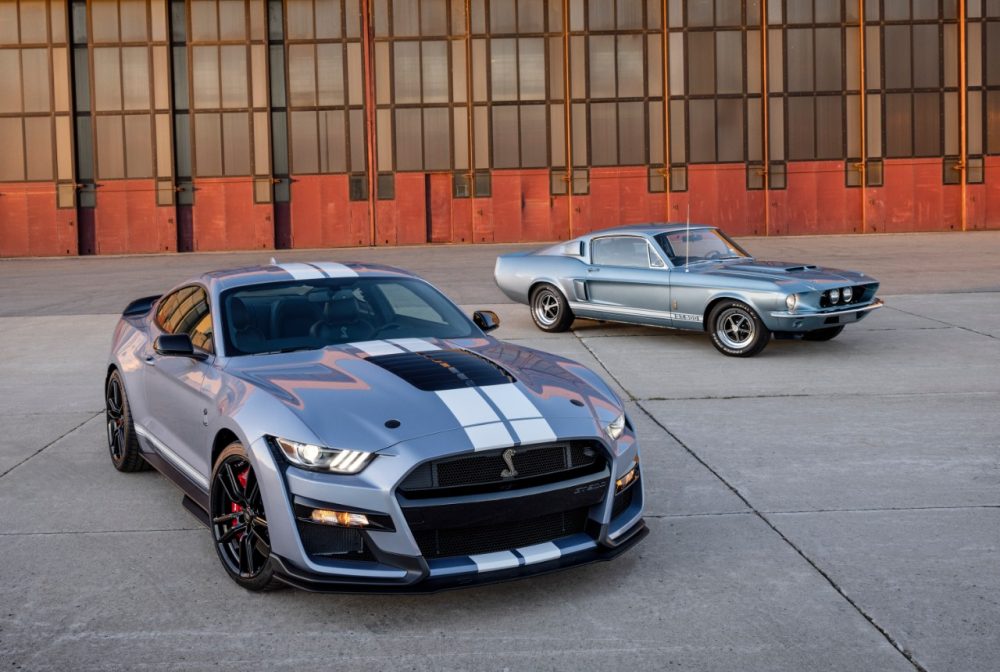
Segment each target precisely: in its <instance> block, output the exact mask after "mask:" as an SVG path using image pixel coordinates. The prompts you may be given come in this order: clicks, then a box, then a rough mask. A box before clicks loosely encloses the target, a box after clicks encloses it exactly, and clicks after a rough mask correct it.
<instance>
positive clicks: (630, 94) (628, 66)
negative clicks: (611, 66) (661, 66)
mask: <svg viewBox="0 0 1000 672" xmlns="http://www.w3.org/2000/svg"><path fill="white" fill-rule="evenodd" d="M658 57H659V55H658V54H650V60H651V61H652V62H653V63H658V60H657V59H658ZM645 62H646V59H645V58H644V57H643V55H642V35H620V36H618V97H619V98H641V97H642V96H643V95H644V93H645V92H644V91H643V80H644V79H645V74H644V68H643V66H644V65H645ZM652 70H653V68H652V67H651V68H650V74H651V75H652V74H653V73H652Z"/></svg>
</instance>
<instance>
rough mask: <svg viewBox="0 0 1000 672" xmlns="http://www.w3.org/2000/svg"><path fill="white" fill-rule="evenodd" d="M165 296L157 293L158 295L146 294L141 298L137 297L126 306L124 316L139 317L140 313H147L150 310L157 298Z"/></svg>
mask: <svg viewBox="0 0 1000 672" xmlns="http://www.w3.org/2000/svg"><path fill="white" fill-rule="evenodd" d="M161 296H163V295H162V294H157V295H156V296H144V297H142V298H141V299H136V300H135V301H133V302H132V303H130V304H128V305H127V306H125V310H123V311H122V317H138V316H140V315H145V314H146V313H148V312H149V309H150V308H152V307H153V304H154V303H156V300H157V299H158V298H160V297H161Z"/></svg>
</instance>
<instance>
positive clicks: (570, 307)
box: [494, 224, 882, 357]
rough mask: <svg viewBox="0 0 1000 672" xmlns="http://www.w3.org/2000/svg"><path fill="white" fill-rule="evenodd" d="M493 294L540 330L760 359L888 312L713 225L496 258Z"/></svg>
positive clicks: (856, 286)
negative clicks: (608, 327)
mask: <svg viewBox="0 0 1000 672" xmlns="http://www.w3.org/2000/svg"><path fill="white" fill-rule="evenodd" d="M494 275H495V278H496V282H497V285H499V286H500V289H501V290H503V292H504V294H506V295H507V296H509V297H510V298H511V299H513V300H514V301H517V302H519V303H524V304H527V305H529V306H530V307H531V317H532V319H533V320H534V321H535V324H536V325H537V326H538V328H539V329H542V330H544V331H564V330H566V329H568V328H569V326H570V325H571V324H572V323H573V320H574V318H576V317H585V318H590V319H595V320H610V321H615V322H630V323H633V324H645V325H651V326H657V327H674V328H675V329H685V330H688V331H707V332H708V334H709V335H710V336H711V339H712V343H713V344H714V345H715V347H716V348H718V350H719V351H720V352H722V353H723V354H726V355H731V356H734V357H750V356H752V355H756V354H757V353H759V352H760V351H761V350H763V349H764V347H765V346H766V345H767V343H768V341H769V340H770V338H771V334H772V333H773V334H774V335H775V336H776V337H779V338H781V337H785V338H790V337H796V336H801V337H802V338H803V339H805V340H807V341H828V340H830V339H831V338H834V337H835V336H837V335H838V334H839V333H840V332H841V331H842V330H843V329H844V327H845V326H846V325H848V324H851V323H853V322H857V321H858V320H861V319H863V318H864V317H865V316H867V315H868V314H869V313H870V312H871V311H872V310H875V309H876V308H881V307H882V301H881V299H876V298H875V292H876V291H878V282H877V281H876V280H875V279H874V278H870V277H868V276H867V275H865V274H864V273H858V272H856V271H839V270H836V269H832V268H820V267H818V266H810V265H807V264H789V263H784V262H777V261H758V260H756V259H754V258H753V257H751V256H750V255H749V254H747V252H746V251H745V250H743V249H742V248H741V247H740V246H739V245H737V244H736V243H735V242H733V241H732V240H731V239H730V238H729V237H728V236H726V234H724V233H723V232H722V231H720V230H719V229H717V228H715V227H713V226H705V225H697V226H695V225H690V224H639V225H631V226H623V227H619V228H614V229H606V230H603V231H596V232H593V233H589V234H587V235H585V236H580V237H579V238H574V239H573V240H571V241H569V242H567V243H559V244H558V245H553V246H551V247H546V248H544V249H541V250H536V251H534V252H515V253H512V254H505V255H502V256H501V257H499V258H498V259H497V263H496V268H495V270H494Z"/></svg>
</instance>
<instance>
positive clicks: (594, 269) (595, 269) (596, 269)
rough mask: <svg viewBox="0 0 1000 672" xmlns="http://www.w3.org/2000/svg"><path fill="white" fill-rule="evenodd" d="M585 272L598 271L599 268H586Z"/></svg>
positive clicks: (599, 270)
mask: <svg viewBox="0 0 1000 672" xmlns="http://www.w3.org/2000/svg"><path fill="white" fill-rule="evenodd" d="M587 272H588V273H600V272H601V269H599V268H588V269H587Z"/></svg>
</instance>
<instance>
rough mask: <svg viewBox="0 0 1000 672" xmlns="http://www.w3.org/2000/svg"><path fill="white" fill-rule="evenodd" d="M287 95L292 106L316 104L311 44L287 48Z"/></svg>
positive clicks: (314, 65)
mask: <svg viewBox="0 0 1000 672" xmlns="http://www.w3.org/2000/svg"><path fill="white" fill-rule="evenodd" d="M288 94H289V104H290V105H292V106H296V107H307V106H313V105H315V104H316V64H315V62H314V60H313V45H311V44H292V45H289V46H288Z"/></svg>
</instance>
